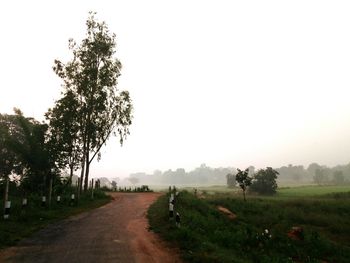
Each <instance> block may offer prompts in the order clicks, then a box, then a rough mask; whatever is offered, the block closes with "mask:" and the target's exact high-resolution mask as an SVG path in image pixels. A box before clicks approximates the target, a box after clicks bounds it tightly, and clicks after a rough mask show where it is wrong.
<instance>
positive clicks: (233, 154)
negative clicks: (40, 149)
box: [0, 0, 350, 177]
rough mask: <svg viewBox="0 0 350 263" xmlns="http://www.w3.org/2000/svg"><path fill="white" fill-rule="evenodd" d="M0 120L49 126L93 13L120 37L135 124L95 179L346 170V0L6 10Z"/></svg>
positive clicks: (349, 25)
mask: <svg viewBox="0 0 350 263" xmlns="http://www.w3.org/2000/svg"><path fill="white" fill-rule="evenodd" d="M0 10H1V16H0V32H1V39H0V40H1V42H0V76H1V77H0V112H1V113H11V112H12V108H13V107H19V108H20V109H21V110H22V111H23V112H24V114H25V115H26V116H34V117H35V118H37V119H39V120H43V115H44V113H45V112H46V111H47V109H48V108H49V107H52V106H53V104H54V101H55V100H56V99H58V98H59V94H60V91H61V87H60V85H61V80H60V79H59V78H58V77H57V76H56V75H55V74H54V72H53V71H52V65H53V61H54V59H55V58H59V59H62V60H63V61H67V59H69V58H70V53H69V51H68V39H69V38H71V37H72V38H74V39H76V40H78V41H79V40H81V38H82V37H83V36H84V34H85V30H86V28H85V20H86V18H87V16H88V11H90V10H93V11H96V12H97V13H98V14H97V18H98V19H99V20H104V21H106V23H107V24H108V26H109V28H110V30H111V31H112V32H114V33H116V35H117V57H118V58H119V59H120V60H121V62H122V63H123V71H122V76H121V77H120V81H119V88H120V89H127V90H129V91H130V92H131V95H132V98H133V102H134V107H135V111H134V116H135V118H134V123H133V125H132V127H131V135H130V137H129V138H128V140H127V141H126V142H125V145H124V146H123V147H120V146H119V145H118V142H117V140H116V139H113V140H110V141H109V143H108V146H107V147H105V148H104V149H103V151H102V160H101V161H100V163H93V165H92V167H91V169H92V170H91V174H92V176H109V177H113V176H120V177H122V176H126V175H128V173H130V172H137V171H146V172H152V171H153V170H154V169H161V170H165V169H169V168H171V169H176V168H178V167H183V168H186V170H189V169H192V168H194V167H196V166H198V165H200V164H201V163H206V164H207V165H210V166H212V167H219V166H236V167H241V168H245V167H247V166H248V165H254V166H256V167H264V166H274V167H277V166H281V165H286V164H289V163H292V164H304V165H307V164H309V163H311V162H318V163H321V164H327V165H335V164H339V163H341V164H343V163H348V162H349V161H350V103H349V102H350V101H349V99H350V96H349V95H350V89H349V88H350V16H349V14H350V2H349V1H320V0H317V1H307V0H302V1H281V0H276V1H230V0H227V1H219V0H215V1H214V0H212V1H203V0H202V1H188V0H187V1H185V0H184V1H182V0H178V1H164V0H159V1H152V0H148V1H132V0H131V1H130V0H128V1H101V0H99V1H33V0H32V1H1V2H0Z"/></svg>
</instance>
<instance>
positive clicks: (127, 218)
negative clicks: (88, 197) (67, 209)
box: [0, 193, 181, 263]
mask: <svg viewBox="0 0 350 263" xmlns="http://www.w3.org/2000/svg"><path fill="white" fill-rule="evenodd" d="M112 195H113V201H111V202H110V203H109V204H107V205H105V206H103V207H100V208H98V209H95V210H93V211H90V212H86V213H83V214H80V215H78V216H74V217H71V218H69V219H66V220H64V221H61V222H59V223H56V224H53V225H50V226H48V227H46V228H45V229H42V230H41V231H39V232H38V233H36V234H34V235H33V236H32V237H30V238H27V239H25V240H22V241H21V242H20V243H19V244H18V245H17V246H16V247H11V248H7V249H5V250H2V251H0V262H33V263H34V262H35V263H40V262H84V263H85V262H123V263H128V262H136V263H138V262H140V263H148V262H155V263H157V262H162V263H172V262H181V261H180V259H179V256H178V253H177V250H176V249H175V248H171V247H170V246H169V245H167V244H166V243H164V242H163V241H162V240H160V239H159V237H158V236H156V235H155V234H154V233H152V232H150V231H148V222H147V219H146V211H147V209H148V207H149V205H150V204H151V203H152V202H154V201H155V200H156V199H157V198H158V197H159V196H160V194H159V193H113V194H112Z"/></svg>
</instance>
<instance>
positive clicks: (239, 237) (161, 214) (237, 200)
mask: <svg viewBox="0 0 350 263" xmlns="http://www.w3.org/2000/svg"><path fill="white" fill-rule="evenodd" d="M203 191H204V192H203ZM200 192H201V193H200V194H198V195H197V196H195V195H194V194H193V191H181V192H180V194H179V197H178V199H177V200H176V202H175V212H179V214H180V216H181V226H180V227H179V228H178V227H176V226H175V223H174V221H173V219H171V220H169V216H168V202H169V195H164V196H162V197H161V198H160V199H158V201H157V202H156V203H154V204H153V205H152V206H151V207H150V209H149V212H148V217H149V220H150V226H151V229H152V230H153V231H154V232H157V233H159V234H160V235H161V236H162V237H163V238H164V239H166V240H168V241H169V242H170V243H172V244H174V246H178V247H180V249H181V251H182V256H183V259H184V260H185V261H186V262H348V259H349V258H350V224H349V218H350V187H349V186H348V187H345V186H339V187H334V186H322V187H317V186H307V187H296V188H282V189H280V190H279V191H278V193H277V195H276V196H275V197H260V196H249V197H248V200H247V202H244V201H243V198H242V196H241V193H240V192H239V191H238V189H237V190H236V191H235V190H231V193H227V192H226V193H223V192H222V191H219V192H215V191H213V189H211V190H210V189H209V188H207V189H205V190H204V189H201V190H200ZM219 207H223V208H225V209H228V210H229V211H231V212H232V213H233V215H234V216H233V218H234V219H232V218H230V217H229V216H228V215H227V214H225V213H222V212H221V211H219V209H218V208H219ZM293 227H294V228H298V229H301V230H302V233H301V234H300V235H299V236H297V237H294V236H293V235H292V236H290V234H291V232H292V231H291V230H292V228H293Z"/></svg>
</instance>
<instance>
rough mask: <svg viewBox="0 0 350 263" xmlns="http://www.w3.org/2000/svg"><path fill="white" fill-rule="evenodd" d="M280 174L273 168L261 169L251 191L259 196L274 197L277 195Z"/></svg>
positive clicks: (256, 175) (255, 176)
mask: <svg viewBox="0 0 350 263" xmlns="http://www.w3.org/2000/svg"><path fill="white" fill-rule="evenodd" d="M277 175H278V172H277V171H276V170H274V169H272V168H271V167H267V168H266V169H260V170H259V171H258V172H257V173H256V174H255V175H254V179H253V181H252V185H251V186H250V188H249V189H250V190H252V191H253V192H256V193H259V194H265V195H272V194H275V193H276V189H277V183H276V179H277Z"/></svg>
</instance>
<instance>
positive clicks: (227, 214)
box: [217, 206, 237, 220]
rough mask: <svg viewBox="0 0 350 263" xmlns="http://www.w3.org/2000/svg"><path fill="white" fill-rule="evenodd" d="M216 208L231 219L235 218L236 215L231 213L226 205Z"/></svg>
mask: <svg viewBox="0 0 350 263" xmlns="http://www.w3.org/2000/svg"><path fill="white" fill-rule="evenodd" d="M217 209H218V210H219V211H220V212H222V213H224V214H225V215H226V216H227V217H228V218H230V219H231V220H234V219H236V218H237V215H236V214H234V213H232V212H231V211H230V210H228V209H227V208H226V207H223V206H218V207H217Z"/></svg>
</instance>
